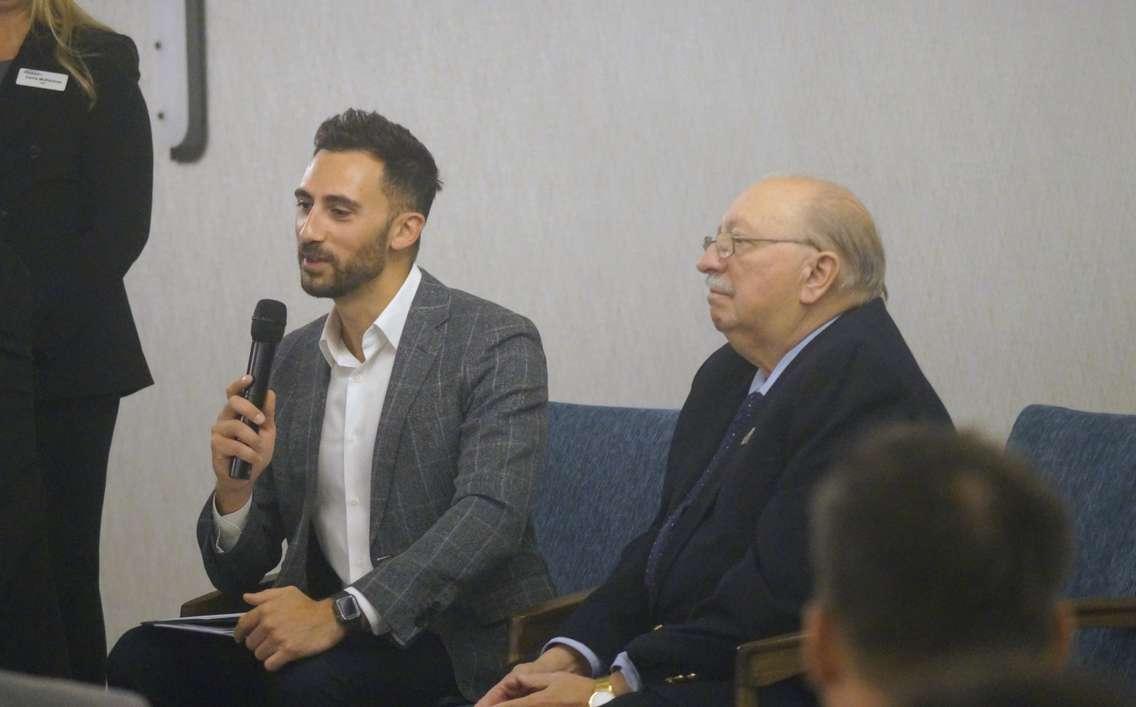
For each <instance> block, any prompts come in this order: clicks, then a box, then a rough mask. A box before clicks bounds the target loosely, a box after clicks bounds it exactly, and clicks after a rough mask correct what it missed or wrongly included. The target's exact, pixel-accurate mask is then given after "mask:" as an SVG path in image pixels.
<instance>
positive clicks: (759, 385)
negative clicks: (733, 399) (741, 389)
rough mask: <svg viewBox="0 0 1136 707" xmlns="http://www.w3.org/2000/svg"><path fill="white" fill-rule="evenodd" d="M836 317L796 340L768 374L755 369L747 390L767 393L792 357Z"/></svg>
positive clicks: (791, 360)
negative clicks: (794, 344)
mask: <svg viewBox="0 0 1136 707" xmlns="http://www.w3.org/2000/svg"><path fill="white" fill-rule="evenodd" d="M837 319H840V315H839V314H837V315H836V316H835V317H833V318H832V319H829V320H828V321H827V322H825V323H824V324H821V325H820V326H818V327H817V328H816V329H813V330H812V332H810V333H809V335H808V336H806V337H805V338H803V339H801V340H800V341H799V342H797V345H796V346H794V347H793V348H791V349H789V352H788V353H786V354H785V355H784V356H782V357H781V360H780V361H778V362H777V365H776V366H774V367H773V370H772V371H770V372H769V376H766V375H765V374H764V373H762V372H761V369H760V368H759V369H757V373H755V374H754V375H753V382H752V383H750V385H749V392H751V393H753V392H755V391H756V392H758V393H761V394H762V395H765V394H767V393H768V392H769V389H770V388H772V387H773V384H774V383H776V382H777V379H778V378H780V377H781V374H782V373H784V371H785V369H786V368H788V367H789V364H790V363H792V362H793V359H795V358H796V357H797V354H799V353H801V352H802V351H804V350H805V347H806V346H808V345H809V343H810V342H811V341H812V340H813V339H815V338H817V337H818V336H820V333H821V332H822V331H824V330H825V329H827V328H828V327H829V326H830V325H831V324H832V323H833V322H835V321H836V320H837Z"/></svg>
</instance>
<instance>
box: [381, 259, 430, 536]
mask: <svg viewBox="0 0 1136 707" xmlns="http://www.w3.org/2000/svg"><path fill="white" fill-rule="evenodd" d="M449 316H450V293H449V290H448V289H447V288H446V286H445V285H443V284H442V283H441V282H439V281H438V280H436V279H435V278H434V277H433V276H432V275H430V274H429V273H427V272H426V271H425V270H423V271H422V282H421V284H419V286H418V292H417V294H415V296H414V302H413V303H412V304H411V305H410V312H409V314H408V315H407V317H406V326H405V327H404V328H403V332H402V339H401V341H400V342H399V346H398V351H397V352H396V353H395V356H394V368H393V369H392V370H391V377H390V383H389V384H388V385H387V394H386V399H385V400H384V401H383V414H382V417H381V418H380V419H379V430H378V434H377V435H376V437H375V452H374V456H373V457H372V461H371V546H372V547H373V546H374V544H375V541H376V539H377V537H378V531H379V526H380V524H381V523H382V520H383V514H384V512H385V510H386V505H387V500H388V499H389V498H390V487H391V482H392V481H393V479H394V474H395V460H396V459H397V456H398V445H399V440H400V438H401V436H402V430H403V427H404V426H405V424H406V416H407V412H408V411H409V410H410V406H411V404H412V403H413V402H414V400H415V399H416V398H417V397H418V393H419V392H420V391H421V389H422V384H423V382H424V381H425V380H426V376H427V374H428V373H429V372H430V369H432V368H433V367H434V361H435V359H436V358H437V357H438V352H439V351H440V350H441V346H442V337H443V332H442V330H441V325H442V324H443V323H444V322H445V321H446V320H447V319H448V318H449Z"/></svg>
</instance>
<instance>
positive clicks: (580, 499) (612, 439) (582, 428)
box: [533, 402, 678, 594]
mask: <svg viewBox="0 0 1136 707" xmlns="http://www.w3.org/2000/svg"><path fill="white" fill-rule="evenodd" d="M677 419H678V411H677V410H654V409H647V408H621V407H605V406H599V405H573V404H570V403H555V402H554V403H550V404H549V406H548V459H547V462H546V463H545V467H544V471H543V473H542V474H541V475H540V480H539V482H538V484H537V497H536V509H535V511H534V513H533V525H534V526H535V531H536V539H537V545H538V546H539V547H540V550H541V552H542V553H543V554H544V558H545V560H546V561H547V562H548V571H549V574H550V576H551V578H552V584H553V586H554V587H555V588H556V589H557V591H558V592H559V593H560V594H569V593H571V592H575V591H579V590H581V589H588V588H591V587H594V586H596V585H598V584H600V583H601V582H603V580H604V579H606V578H607V575H608V574H609V573H610V572H611V570H612V568H613V567H614V566H615V563H616V560H618V558H619V552H620V550H622V549H623V546H624V545H626V544H627V543H628V542H629V541H630V540H631V539H633V538H634V537H635V536H637V535H639V534H640V533H641V532H643V531H644V530H645V529H646V528H647V526H648V525H650V523H651V521H652V520H653V519H654V517H655V513H656V512H657V511H658V507H659V499H660V497H661V496H662V488H663V476H664V473H665V471H666V463H667V452H668V450H669V448H670V442H671V436H672V435H673V433H674V426H675V421H676V420H677Z"/></svg>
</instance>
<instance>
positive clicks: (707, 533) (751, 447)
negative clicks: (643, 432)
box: [561, 299, 950, 701]
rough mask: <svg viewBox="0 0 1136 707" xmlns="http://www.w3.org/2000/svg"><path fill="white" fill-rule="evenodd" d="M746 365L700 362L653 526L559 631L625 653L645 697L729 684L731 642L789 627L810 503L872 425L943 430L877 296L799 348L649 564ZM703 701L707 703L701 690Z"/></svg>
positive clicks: (721, 427) (731, 355)
mask: <svg viewBox="0 0 1136 707" xmlns="http://www.w3.org/2000/svg"><path fill="white" fill-rule="evenodd" d="M755 370H756V369H755V368H754V366H753V365H752V364H750V363H749V362H747V361H746V360H745V359H743V358H742V357H741V356H739V355H738V354H737V353H736V352H735V351H734V350H733V349H732V348H730V347H729V346H723V347H722V348H721V349H719V350H718V351H716V352H715V353H714V354H713V355H711V356H710V358H709V359H708V360H707V361H706V362H705V363H704V364H703V365H702V367H701V368H700V369H699V371H698V373H697V374H696V375H695V378H694V382H693V384H692V385H691V390H690V395H689V397H688V398H687V400H686V403H685V404H684V405H683V408H682V411H681V413H680V415H679V419H678V423H677V426H676V428H675V434H674V438H673V441H672V443H671V449H670V456H669V458H668V463H667V477H666V481H665V484H664V488H663V500H662V504H661V507H660V509H659V513H658V516H657V517H656V519H655V521H654V523H653V524H652V525H651V527H650V528H649V529H648V530H647V531H646V532H645V533H644V534H643V535H641V536H640V537H639V538H637V539H635V540H633V541H632V542H631V543H630V544H629V545H628V546H627V547H626V548H625V549H624V551H623V553H622V556H621V558H620V560H619V563H618V564H617V566H616V569H615V570H614V571H613V573H612V575H611V577H610V578H609V579H608V580H607V582H605V583H604V584H603V585H602V586H601V587H599V588H598V589H597V590H596V591H595V592H594V593H593V594H592V595H591V596H589V597H588V599H587V600H586V601H585V602H584V604H583V605H582V606H581V607H580V608H579V609H578V610H577V611H576V612H575V613H574V614H573V615H572V616H571V617H570V618H569V619H568V621H567V622H566V624H565V626H563V627H562V631H561V635H564V636H567V637H569V638H572V639H575V640H578V641H580V642H582V643H584V644H585V645H587V646H588V647H590V648H591V649H592V650H593V651H595V652H596V654H597V656H598V657H599V658H600V660H601V662H604V663H605V665H606V664H609V663H610V661H612V660H613V659H614V658H615V656H616V655H618V653H619V652H621V651H624V650H625V651H627V652H628V655H629V657H630V658H631V660H632V662H633V663H634V664H635V667H636V669H637V670H638V671H639V674H640V677H641V679H642V680H643V682H644V684H645V685H646V686H647V687H648V689H653V690H658V691H662V692H667V691H674V692H676V693H677V692H679V691H681V693H682V694H683V695H685V696H688V697H687V699H691V700H694V701H697V700H698V699H699V698H698V697H697V693H698V686H697V685H696V684H683V685H674V686H673V689H672V686H671V685H669V684H667V682H666V680H667V678H674V677H675V676H685V677H679V678H678V679H679V680H687V679H691V678H690V676H691V674H693V680H694V681H695V682H696V683H698V682H702V683H706V684H707V685H708V686H709V684H710V683H713V682H715V681H716V682H718V683H719V688H720V687H721V685H720V683H721V682H722V681H727V680H730V679H732V677H733V670H734V654H735V648H736V646H737V645H738V644H740V643H743V642H745V641H749V640H753V639H755V638H762V637H768V636H772V635H776V634H779V633H784V632H787V631H794V630H797V629H798V628H799V625H800V611H801V607H802V605H803V603H804V601H805V600H806V599H807V598H808V596H809V594H810V591H811V587H812V577H811V573H810V571H809V566H808V559H807V527H808V503H809V497H810V494H811V492H812V490H813V488H814V486H815V485H816V483H817V481H818V479H820V478H821V476H822V475H823V473H824V472H825V471H826V470H827V469H828V467H829V466H830V465H831V463H832V462H833V461H834V460H835V459H837V458H839V456H840V454H841V452H842V450H844V449H846V448H847V446H848V445H849V444H850V443H852V442H854V441H855V439H856V438H857V436H858V435H859V434H861V433H863V432H864V431H865V430H867V429H870V428H872V427H873V426H875V425H879V424H880V423H885V422H895V421H922V422H931V423H940V424H950V417H949V416H948V414H947V411H946V409H945V408H944V407H943V404H942V402H941V401H940V400H939V397H938V396H937V395H936V394H935V391H934V390H933V389H932V387H931V385H930V383H928V382H927V380H926V378H925V377H924V376H923V373H922V372H921V371H920V369H919V366H918V365H917V364H916V362H915V358H914V357H913V356H912V354H911V351H910V350H909V349H908V347H907V345H906V343H905V342H904V341H903V337H902V336H901V335H900V333H899V330H898V329H897V328H896V326H895V323H894V322H893V321H892V319H891V317H890V316H889V315H888V313H887V310H886V308H885V307H884V303H883V301H882V300H879V299H876V300H872V301H870V302H868V303H867V304H865V305H863V306H861V307H858V308H855V309H853V310H850V311H848V312H845V313H844V314H843V315H842V316H841V317H840V318H839V319H837V320H836V321H835V322H834V323H833V324H832V325H831V326H829V327H828V328H827V329H825V330H824V331H823V332H821V333H820V334H819V335H818V336H817V337H816V338H815V339H814V340H813V341H812V342H811V343H810V344H809V345H808V346H806V347H805V348H804V350H802V351H801V352H800V354H799V355H798V356H797V357H796V359H794V360H793V362H792V363H791V364H790V365H789V366H788V367H787V368H786V369H785V370H784V371H783V373H782V374H781V377H780V378H779V379H778V380H777V381H776V382H775V383H774V385H773V387H772V388H771V389H770V390H769V392H768V394H767V395H766V398H765V400H764V403H763V404H762V405H761V406H760V407H759V409H758V411H757V412H756V414H755V416H754V418H753V422H752V426H753V427H754V429H755V431H754V433H753V435H752V437H751V439H750V441H749V442H748V443H747V444H746V445H745V446H741V447H739V449H738V450H737V451H736V452H735V453H734V455H733V456H732V458H731V459H730V460H728V461H727V462H725V463H723V464H722V465H721V466H720V467H719V470H718V472H717V473H715V475H714V477H713V478H712V479H711V481H710V482H709V483H708V484H707V486H706V487H705V489H704V491H703V493H702V494H701V495H700V497H699V498H698V499H697V500H696V502H695V503H694V505H693V506H692V508H691V509H690V510H688V511H687V512H686V513H685V514H684V515H683V517H682V520H681V521H680V522H679V524H678V526H677V527H676V530H675V531H674V533H673V535H672V537H671V538H670V541H669V542H668V544H667V546H666V550H665V551H664V553H663V555H662V559H661V560H660V563H659V569H658V580H657V583H656V587H655V591H653V592H652V591H649V590H648V589H647V587H646V586H645V584H644V571H645V568H646V563H647V556H648V554H649V553H650V551H651V547H652V545H653V543H654V541H655V537H656V535H657V534H658V532H659V528H660V526H661V525H662V524H663V522H664V521H665V519H666V518H667V516H668V515H669V514H670V512H671V510H673V509H674V508H675V507H676V506H677V505H678V504H679V503H681V502H682V501H683V499H684V498H685V497H686V495H687V492H688V491H689V490H690V489H691V488H692V487H693V486H694V484H695V482H696V481H697V480H698V478H699V476H700V475H701V474H702V472H703V471H704V470H705V469H706V467H707V465H708V462H709V461H710V458H711V457H712V456H713V455H714V452H715V451H716V450H717V448H718V445H719V443H720V442H721V440H722V437H723V436H724V434H725V432H726V428H727V427H728V425H729V423H730V421H731V419H732V418H733V417H734V414H735V413H736V411H737V409H738V407H739V405H740V404H741V402H742V400H743V399H744V398H745V396H746V394H747V392H748V388H749V385H750V383H751V382H752V380H753V377H754V373H755ZM708 694H709V693H708Z"/></svg>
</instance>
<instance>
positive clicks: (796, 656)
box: [734, 597, 1136, 707]
mask: <svg viewBox="0 0 1136 707" xmlns="http://www.w3.org/2000/svg"><path fill="white" fill-rule="evenodd" d="M1072 604H1073V613H1074V615H1075V616H1076V618H1077V627H1078V628H1136V597H1087V598H1081V599H1074V600H1073V601H1072ZM802 637H803V634H800V633H790V634H785V635H783V636H774V637H773V638H765V639H762V640H759V641H750V642H749V643H743V644H742V645H740V646H738V655H737V659H736V660H737V663H736V671H737V672H736V674H735V677H734V693H735V696H734V700H735V704H736V705H737V707H757V688H759V687H765V686H767V685H771V684H773V683H775V682H779V681H781V680H785V679H788V678H791V677H795V676H797V675H800V674H801V673H803V672H804V664H803V662H802V660H801V640H802Z"/></svg>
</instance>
